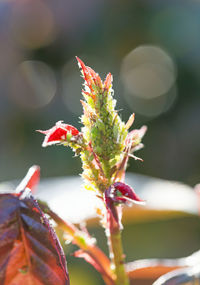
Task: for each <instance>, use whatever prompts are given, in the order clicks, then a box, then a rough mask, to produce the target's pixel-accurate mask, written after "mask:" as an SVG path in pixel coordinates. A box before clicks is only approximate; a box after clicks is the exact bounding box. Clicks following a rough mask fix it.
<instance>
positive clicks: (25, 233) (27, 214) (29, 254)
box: [0, 191, 69, 285]
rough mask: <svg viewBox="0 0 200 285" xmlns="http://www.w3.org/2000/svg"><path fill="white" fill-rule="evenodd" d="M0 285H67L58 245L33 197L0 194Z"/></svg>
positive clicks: (61, 253)
mask: <svg viewBox="0 0 200 285" xmlns="http://www.w3.org/2000/svg"><path fill="white" fill-rule="evenodd" d="M0 252H1V254H0V284H1V285H16V284H26V285H55V284H56V285H68V284H69V277H68V273H67V271H66V261H65V257H64V253H63V251H62V249H61V247H60V243H59V241H58V239H57V237H56V235H55V233H54V231H53V230H52V229H51V227H50V225H49V223H48V220H47V218H46V217H45V216H44V214H43V213H42V211H41V209H40V208H39V206H38V204H37V202H36V201H35V200H34V199H33V197H32V196H31V195H30V192H29V195H28V194H26V191H23V192H21V193H18V194H0Z"/></svg>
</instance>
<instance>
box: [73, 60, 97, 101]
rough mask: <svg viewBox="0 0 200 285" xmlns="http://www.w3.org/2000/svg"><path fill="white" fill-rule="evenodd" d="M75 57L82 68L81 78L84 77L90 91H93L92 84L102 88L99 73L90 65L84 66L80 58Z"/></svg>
mask: <svg viewBox="0 0 200 285" xmlns="http://www.w3.org/2000/svg"><path fill="white" fill-rule="evenodd" d="M76 59H77V61H78V65H79V67H80V69H81V70H82V73H83V78H84V79H85V82H86V84H87V86H88V87H89V88H90V90H91V92H93V91H94V89H93V85H96V86H97V87H99V88H102V81H101V78H100V76H99V74H98V73H96V72H95V71H94V70H93V69H92V68H91V67H89V66H86V65H85V64H84V63H83V61H82V60H81V59H80V58H78V57H76ZM93 96H94V95H93Z"/></svg>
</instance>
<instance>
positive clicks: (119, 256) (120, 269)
mask: <svg viewBox="0 0 200 285" xmlns="http://www.w3.org/2000/svg"><path fill="white" fill-rule="evenodd" d="M107 215H108V229H107V231H108V233H107V238H108V245H109V251H110V258H111V260H112V264H113V266H114V273H115V275H116V280H115V284H116V285H129V284H130V283H129V279H128V276H127V274H126V271H125V266H124V259H125V255H124V253H123V246H122V238H121V226H120V223H117V222H116V221H115V219H114V217H113V215H112V214H110V212H109V211H107Z"/></svg>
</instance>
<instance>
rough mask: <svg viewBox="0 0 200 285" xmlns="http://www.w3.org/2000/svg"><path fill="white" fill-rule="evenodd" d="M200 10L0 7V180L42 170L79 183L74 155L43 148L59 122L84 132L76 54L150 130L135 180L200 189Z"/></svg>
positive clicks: (85, 4) (175, 4) (107, 4)
mask: <svg viewBox="0 0 200 285" xmlns="http://www.w3.org/2000/svg"><path fill="white" fill-rule="evenodd" d="M199 31H200V1H198V0H182V1H176V0H173V1H172V0H171V1H170V0H168V1H162V0H157V1H156V0H155V1H148V0H146V1H145V0H138V1H137V0H135V1H131V0H123V1H122V0H121V1H119V0H115V1H113V0H107V1H103V0H95V1H94V0H85V1H78V0H59V1H54V0H48V1H44V0H17V1H14V0H13V1H9V0H5V1H4V0H1V1H0V181H5V180H10V179H15V178H19V177H23V176H24V174H25V172H26V170H27V169H28V168H29V166H31V165H32V164H39V165H40V166H41V168H42V177H50V176H64V175H72V174H73V175H77V174H78V173H80V171H81V165H80V161H79V158H72V152H71V150H70V149H65V148H64V147H56V146H53V147H51V148H45V149H42V147H41V143H42V140H43V136H42V135H41V134H39V133H36V132H35V130H37V129H44V130H45V129H48V128H50V127H52V126H53V125H54V123H55V122H56V121H58V120H64V121H65V122H66V123H70V124H73V125H75V126H76V127H77V128H79V129H80V128H81V124H80V120H79V117H80V115H81V112H82V110H81V105H80V102H79V101H80V99H81V87H82V86H81V85H82V83H83V80H82V79H81V78H80V72H79V69H78V66H77V63H76V60H75V56H76V55H78V56H79V57H80V58H81V59H82V60H83V61H85V63H86V64H87V65H89V66H91V67H92V68H94V69H95V70H96V71H97V72H99V73H100V75H101V76H102V77H103V78H104V77H105V75H106V73H107V72H109V71H110V72H111V73H112V74H113V75H114V90H115V97H116V98H117V100H118V104H117V108H118V109H119V110H121V116H122V118H123V120H124V121H126V120H127V119H128V117H129V116H130V114H131V113H132V112H135V114H136V120H135V124H134V127H135V128H139V127H140V126H142V125H143V124H146V125H147V126H148V132H147V134H146V136H145V138H144V143H145V148H144V149H143V150H141V151H140V153H139V154H138V155H139V156H140V157H142V158H143V159H144V163H140V162H135V161H131V162H130V168H129V171H134V172H135V173H141V174H147V175H150V176H154V177H159V178H164V179H170V180H178V181H181V182H185V183H187V184H189V185H192V186H193V185H194V184H196V183H198V182H199V181H200V175H199V173H200V163H199V161H200V143H199V142H200V69H199V66H200V52H199V50H200V34H199Z"/></svg>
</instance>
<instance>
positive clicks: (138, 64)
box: [121, 45, 176, 116]
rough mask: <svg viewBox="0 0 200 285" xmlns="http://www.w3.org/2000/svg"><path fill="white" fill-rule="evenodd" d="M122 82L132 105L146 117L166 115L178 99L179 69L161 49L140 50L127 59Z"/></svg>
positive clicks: (131, 53) (145, 47) (127, 98)
mask: <svg viewBox="0 0 200 285" xmlns="http://www.w3.org/2000/svg"><path fill="white" fill-rule="evenodd" d="M121 80H122V83H123V86H124V94H125V99H126V101H127V102H128V105H129V106H130V107H131V108H132V109H134V111H135V112H138V113H141V114H143V115H146V116H157V115H158V114H160V113H162V112H164V111H165V110H166V109H168V108H169V107H170V106H171V105H172V103H173V101H174V99H175V98H176V87H175V81H176V65H175V63H174V61H173V59H172V58H171V57H170V56H169V55H168V53H167V52H166V51H164V50H163V49H161V48H160V47H157V46H152V45H146V46H140V47H138V48H136V49H134V50H132V51H131V52H130V53H129V54H128V55H126V56H125V58H124V59H123V62H122V67H121Z"/></svg>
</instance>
